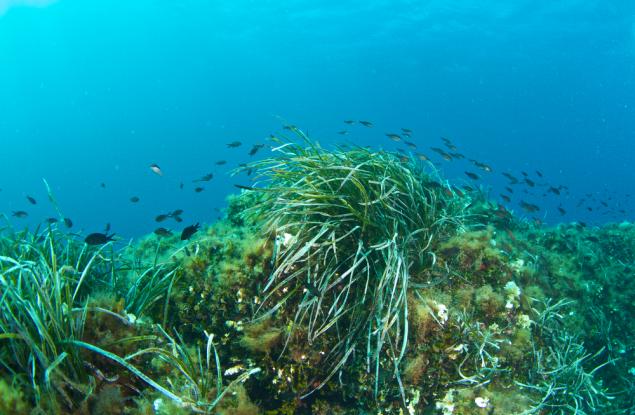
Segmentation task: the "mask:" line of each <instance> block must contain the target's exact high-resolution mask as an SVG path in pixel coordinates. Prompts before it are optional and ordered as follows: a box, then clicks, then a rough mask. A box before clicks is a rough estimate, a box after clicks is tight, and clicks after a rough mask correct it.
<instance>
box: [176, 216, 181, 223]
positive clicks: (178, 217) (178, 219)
mask: <svg viewBox="0 0 635 415" xmlns="http://www.w3.org/2000/svg"><path fill="white" fill-rule="evenodd" d="M174 221H175V222H178V223H181V222H183V219H181V217H180V216H174Z"/></svg>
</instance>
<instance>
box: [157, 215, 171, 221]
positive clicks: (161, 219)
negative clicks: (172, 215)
mask: <svg viewBox="0 0 635 415" xmlns="http://www.w3.org/2000/svg"><path fill="white" fill-rule="evenodd" d="M167 218H169V216H168V215H164V214H161V215H158V216H157V217H156V218H154V221H155V222H163V221H164V220H166V219H167Z"/></svg>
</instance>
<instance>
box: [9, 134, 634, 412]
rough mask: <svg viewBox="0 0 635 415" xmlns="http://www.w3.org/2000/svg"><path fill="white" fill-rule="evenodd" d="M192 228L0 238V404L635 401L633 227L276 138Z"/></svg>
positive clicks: (26, 407) (356, 406) (396, 408)
mask: <svg viewBox="0 0 635 415" xmlns="http://www.w3.org/2000/svg"><path fill="white" fill-rule="evenodd" d="M249 168H252V169H255V170H256V171H257V174H258V178H257V182H256V184H255V185H254V187H253V188H250V189H249V190H243V191H242V192H241V193H240V194H237V195H234V196H232V197H230V198H229V199H228V204H227V208H226V212H225V215H224V218H223V219H222V220H220V221H218V222H216V223H213V224H211V225H209V226H207V227H206V228H205V229H204V230H203V231H202V232H199V233H198V234H197V235H196V236H195V237H194V238H192V240H190V241H180V240H179V239H178V238H177V237H176V236H168V237H162V236H158V235H154V234H153V235H148V236H146V237H144V238H141V239H140V240H139V241H137V242H136V243H135V244H132V245H130V246H126V247H124V248H120V249H117V248H116V247H115V244H113V243H112V242H109V243H107V244H106V245H103V246H101V247H88V246H86V245H84V244H83V243H82V242H79V241H77V240H76V239H75V238H74V237H73V236H72V235H69V234H66V233H64V232H63V231H62V230H60V229H57V228H56V227H55V226H54V225H51V226H49V227H48V228H47V229H43V230H38V231H36V232H26V231H24V232H15V231H10V230H9V231H5V233H4V234H3V235H2V238H1V239H0V287H1V289H2V299H1V303H0V307H1V313H2V314H1V317H0V344H1V348H0V363H2V365H1V369H0V389H1V390H2V393H1V394H0V413H11V414H27V413H47V414H48V413H72V414H89V413H90V414H111V413H112V414H121V413H127V414H178V413H184V414H185V413H219V414H228V415H229V414H236V415H237V414H360V413H368V414H370V413H382V414H405V413H408V414H443V415H450V414H453V415H470V414H490V415H494V414H495V415H511V414H519V415H520V414H576V413H577V414H592V413H598V414H600V413H601V414H625V413H630V412H633V411H634V410H635V402H634V400H633V399H634V398H633V396H635V393H634V392H635V387H634V385H635V354H634V350H633V345H634V344H635V342H634V341H633V333H634V332H635V330H634V327H633V320H632V319H631V318H632V317H633V315H634V312H635V310H634V309H633V308H634V306H633V298H635V278H633V276H634V275H635V273H634V272H633V269H634V267H635V225H633V224H630V223H621V224H607V225H605V226H603V227H593V228H588V227H586V226H583V225H582V224H579V223H569V224H560V225H558V226H555V227H551V228H546V227H541V226H539V225H536V224H534V223H532V222H529V221H526V220H523V219H522V218H519V217H516V216H515V215H514V214H513V213H511V212H509V211H507V210H506V209H505V208H504V207H502V206H500V205H498V204H495V203H492V202H490V201H488V200H487V198H486V197H485V196H484V195H483V194H482V193H480V192H478V191H471V192H469V191H465V190H461V189H459V188H457V187H456V186H454V185H452V184H450V183H448V182H447V181H445V180H443V179H442V178H441V177H439V175H438V173H437V172H435V171H434V169H433V168H432V166H430V165H427V164H425V163H421V162H420V161H418V160H413V159H411V158H408V157H403V156H402V155H399V154H393V153H388V152H381V151H372V150H369V149H366V148H338V149H335V150H326V149H323V148H320V147H319V146H317V145H316V144H315V143H311V142H309V141H304V142H302V144H296V143H293V142H288V143H287V142H285V143H281V149H280V151H279V155H277V156H276V157H274V158H271V159H268V160H264V161H260V162H257V163H254V164H253V165H250V166H249Z"/></svg>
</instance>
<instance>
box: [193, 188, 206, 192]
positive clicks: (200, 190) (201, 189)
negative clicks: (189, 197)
mask: <svg viewBox="0 0 635 415" xmlns="http://www.w3.org/2000/svg"><path fill="white" fill-rule="evenodd" d="M203 190H205V188H204V187H197V188H196V189H194V191H195V192H196V193H201V192H202V191H203Z"/></svg>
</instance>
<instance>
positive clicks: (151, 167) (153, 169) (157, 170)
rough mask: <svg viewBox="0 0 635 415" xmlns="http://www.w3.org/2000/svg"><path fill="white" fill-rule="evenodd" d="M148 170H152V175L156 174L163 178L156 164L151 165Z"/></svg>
mask: <svg viewBox="0 0 635 415" xmlns="http://www.w3.org/2000/svg"><path fill="white" fill-rule="evenodd" d="M150 170H152V171H153V172H154V173H156V174H158V175H159V176H163V172H162V171H161V167H159V166H158V165H157V164H154V163H152V164H151V165H150Z"/></svg>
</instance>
